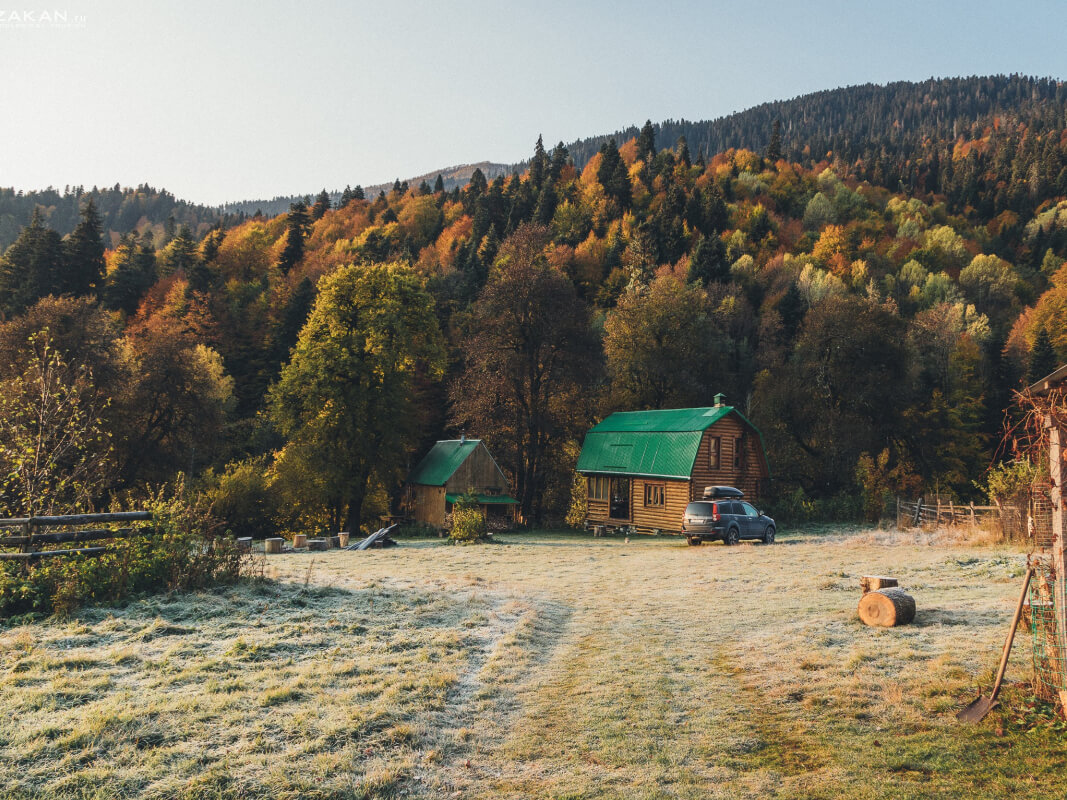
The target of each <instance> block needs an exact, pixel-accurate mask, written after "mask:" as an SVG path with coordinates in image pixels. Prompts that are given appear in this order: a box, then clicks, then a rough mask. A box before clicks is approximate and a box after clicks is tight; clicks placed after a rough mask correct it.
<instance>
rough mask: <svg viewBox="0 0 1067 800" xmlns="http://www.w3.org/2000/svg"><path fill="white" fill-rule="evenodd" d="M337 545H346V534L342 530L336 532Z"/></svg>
mask: <svg viewBox="0 0 1067 800" xmlns="http://www.w3.org/2000/svg"><path fill="white" fill-rule="evenodd" d="M337 546H338V547H348V534H347V533H345V532H344V531H342V532H341V533H339V534H337Z"/></svg>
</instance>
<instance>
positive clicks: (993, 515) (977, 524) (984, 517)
mask: <svg viewBox="0 0 1067 800" xmlns="http://www.w3.org/2000/svg"><path fill="white" fill-rule="evenodd" d="M961 526H966V527H971V528H986V529H989V530H994V531H996V532H998V533H999V535H1000V538H1001V539H1004V540H1010V539H1025V538H1026V535H1027V532H1026V509H1025V508H1022V507H1018V506H1014V505H999V506H976V505H975V504H974V503H968V504H966V505H963V504H961V503H953V502H952V501H950V500H947V501H942V500H935V501H934V502H927V501H924V500H923V499H922V498H920V499H918V500H916V501H908V500H901V499H900V498H899V497H898V498H897V529H898V530H903V529H904V528H921V527H934V528H940V527H961Z"/></svg>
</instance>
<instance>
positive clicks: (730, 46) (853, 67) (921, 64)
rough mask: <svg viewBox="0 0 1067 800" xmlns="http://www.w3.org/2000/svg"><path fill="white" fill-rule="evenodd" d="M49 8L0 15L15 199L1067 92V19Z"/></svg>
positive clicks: (471, 5) (987, 8)
mask: <svg viewBox="0 0 1067 800" xmlns="http://www.w3.org/2000/svg"><path fill="white" fill-rule="evenodd" d="M38 1H39V0H33V1H32V2H31V3H23V2H22V1H21V0H14V3H12V4H7V5H4V6H3V7H0V114H2V115H3V117H2V118H3V124H2V125H0V186H15V187H17V188H20V189H39V188H44V187H45V186H48V185H52V186H56V187H60V188H62V187H63V186H65V185H68V184H70V185H76V184H83V185H85V186H86V187H89V186H92V185H93V184H97V185H101V186H105V185H113V184H115V183H116V182H117V183H121V184H123V185H136V184H139V183H149V184H151V185H153V186H155V187H157V188H158V187H165V188H167V189H169V190H170V191H172V192H173V193H175V194H176V195H177V196H179V197H181V198H184V199H188V200H192V201H195V202H201V203H212V204H214V203H221V202H224V201H228V200H242V199H266V198H270V197H273V196H275V195H287V194H304V193H309V192H314V191H317V190H318V189H320V188H322V187H323V186H325V187H327V188H329V189H341V188H343V187H344V186H345V184H352V185H355V184H357V183H359V184H363V185H372V184H376V183H382V182H384V181H391V180H392V179H393V178H395V177H400V178H406V177H411V176H414V175H418V174H421V173H424V172H429V171H431V170H435V169H438V168H443V167H446V166H450V165H453V164H462V163H471V162H476V161H483V160H490V161H502V162H514V161H518V160H521V159H523V158H526V157H528V156H529V154H530V152H531V151H532V149H533V143H534V140H535V139H536V138H537V135H538V133H543V134H544V139H545V142H546V144H548V145H551V144H553V143H555V142H557V141H559V140H563V141H571V140H574V139H577V138H582V137H585V136H592V135H596V134H601V133H610V132H612V131H614V130H617V129H619V128H622V127H625V126H627V125H631V124H637V125H640V124H641V123H642V122H644V120H645V119H646V118H650V119H652V120H653V121H658V120H661V119H666V118H675V119H677V118H681V117H684V118H686V119H691V120H696V119H709V118H715V117H719V116H723V115H725V114H729V113H731V112H734V111H741V110H743V109H745V108H748V107H750V106H753V105H757V104H759V103H762V102H765V101H769V100H778V99H787V98H790V97H795V96H797V95H800V94H805V93H808V92H812V91H818V90H821V89H831V88H835V87H838V86H845V85H851V84H857V83H866V82H875V83H886V82H890V81H895V80H922V79H924V78H928V77H931V76H935V77H945V76H959V75H974V74H983V75H985V74H994V73H1012V72H1019V73H1023V74H1028V75H1038V76H1051V77H1055V78H1063V77H1067V48H1065V47H1064V46H1063V36H1064V33H1063V32H1064V31H1065V30H1067V3H1062V2H1030V3H1026V4H1011V3H1007V2H978V1H977V0H975V1H973V2H944V3H938V2H929V1H928V0H927V1H925V2H914V1H913V0H897V2H893V3H889V4H885V3H867V2H828V1H822V0H806V1H805V2H795V1H794V2H770V1H769V0H764V2H751V3H733V2H731V3H727V2H705V3H700V2H651V1H646V2H642V3H637V2H624V1H623V0H616V1H615V2H588V3H580V2H573V3H565V2H542V3H529V2H527V3H522V4H517V3H516V4H508V3H505V2H488V1H487V2H448V1H447V0H438V1H437V2H412V1H410V0H400V1H398V2H391V1H390V0H378V1H377V2H347V3H341V2H333V3H330V2H304V3H295V2H290V3H284V2H275V1H273V0H265V1H264V2H256V3H250V2H249V3H245V2H229V3H222V2H201V1H200V0H184V1H183V2H180V3H179V2H170V0H166V1H165V2H151V3H149V2H143V1H142V2H139V3H135V2H123V1H122V0H104V1H102V2H86V0H69V2H68V0H49V4H48V5H45V6H41V5H37V2H38ZM49 17H51V18H52V19H49ZM64 19H65V22H64Z"/></svg>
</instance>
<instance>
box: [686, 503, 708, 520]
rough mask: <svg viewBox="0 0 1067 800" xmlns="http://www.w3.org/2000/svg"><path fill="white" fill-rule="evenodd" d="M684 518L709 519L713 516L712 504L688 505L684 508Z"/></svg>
mask: <svg viewBox="0 0 1067 800" xmlns="http://www.w3.org/2000/svg"><path fill="white" fill-rule="evenodd" d="M685 513H686V516H689V517H711V516H714V514H715V504H714V503H690V504H689V505H687V506H686V507H685Z"/></svg>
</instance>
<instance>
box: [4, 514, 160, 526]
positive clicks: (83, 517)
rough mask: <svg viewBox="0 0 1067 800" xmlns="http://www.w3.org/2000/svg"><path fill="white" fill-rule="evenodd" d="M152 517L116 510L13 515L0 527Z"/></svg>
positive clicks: (84, 523) (72, 523)
mask: <svg viewBox="0 0 1067 800" xmlns="http://www.w3.org/2000/svg"><path fill="white" fill-rule="evenodd" d="M151 519H152V512H151V511H115V512H112V513H108V514H65V515H61V516H51V517H13V518H8V519H0V527H4V528H11V527H14V526H16V525H34V526H36V527H38V528H50V527H53V526H57V525H87V524H89V523H93V522H95V523H104V522H136V521H147V520H151Z"/></svg>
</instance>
